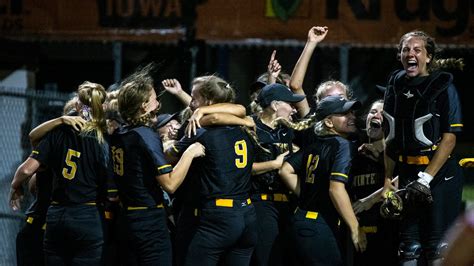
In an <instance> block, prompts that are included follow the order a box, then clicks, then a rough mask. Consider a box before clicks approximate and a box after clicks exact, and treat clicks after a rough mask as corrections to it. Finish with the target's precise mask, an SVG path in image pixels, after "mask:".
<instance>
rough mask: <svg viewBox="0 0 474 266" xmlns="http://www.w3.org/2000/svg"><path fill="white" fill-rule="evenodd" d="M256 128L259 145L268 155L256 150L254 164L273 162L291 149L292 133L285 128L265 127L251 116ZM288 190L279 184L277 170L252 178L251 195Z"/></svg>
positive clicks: (259, 120)
mask: <svg viewBox="0 0 474 266" xmlns="http://www.w3.org/2000/svg"><path fill="white" fill-rule="evenodd" d="M252 118H253V119H254V121H255V125H256V127H257V131H256V132H257V137H258V141H259V142H260V145H262V147H264V148H266V149H267V150H269V151H270V153H268V152H265V151H262V150H261V149H257V151H256V157H255V162H267V161H271V160H275V159H276V158H277V156H278V155H280V154H282V153H284V152H286V151H287V150H289V149H290V148H291V147H292V141H293V137H294V132H293V130H292V129H289V128H287V127H282V126H280V127H277V128H275V129H272V128H270V127H269V126H267V125H265V124H264V123H263V122H262V120H261V119H260V118H257V117H256V116H252ZM287 191H288V190H287V189H286V187H285V186H284V185H283V184H282V183H281V181H280V176H279V175H278V170H273V171H268V172H266V173H263V174H259V175H255V176H252V193H257V194H259V193H278V192H280V193H286V192H287Z"/></svg>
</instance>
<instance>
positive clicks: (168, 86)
mask: <svg viewBox="0 0 474 266" xmlns="http://www.w3.org/2000/svg"><path fill="white" fill-rule="evenodd" d="M161 84H163V87H164V88H165V90H166V91H167V92H169V93H171V94H173V95H177V94H178V93H180V92H181V91H182V90H183V88H182V87H181V83H179V81H178V80H177V79H164V80H163V81H161Z"/></svg>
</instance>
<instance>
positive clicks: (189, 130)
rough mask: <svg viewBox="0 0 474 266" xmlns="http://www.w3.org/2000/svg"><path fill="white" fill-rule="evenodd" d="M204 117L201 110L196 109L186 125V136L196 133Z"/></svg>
mask: <svg viewBox="0 0 474 266" xmlns="http://www.w3.org/2000/svg"><path fill="white" fill-rule="evenodd" d="M202 117H203V114H202V112H201V110H200V109H199V108H198V109H196V110H195V111H194V113H193V114H192V115H191V117H190V118H189V119H188V125H187V126H186V129H185V132H186V136H188V138H190V137H191V136H194V135H196V131H197V129H198V128H200V127H201V124H200V123H199V120H201V118H202Z"/></svg>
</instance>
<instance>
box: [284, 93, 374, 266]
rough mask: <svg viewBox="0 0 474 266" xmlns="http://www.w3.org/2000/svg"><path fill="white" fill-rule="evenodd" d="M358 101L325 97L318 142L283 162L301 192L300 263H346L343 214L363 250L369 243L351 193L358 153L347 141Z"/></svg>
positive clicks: (296, 228)
mask: <svg viewBox="0 0 474 266" xmlns="http://www.w3.org/2000/svg"><path fill="white" fill-rule="evenodd" d="M359 107H360V103H359V102H355V101H348V100H346V99H345V98H343V97H340V96H329V97H326V98H324V99H323V100H321V101H320V103H319V105H318V108H317V110H316V115H317V119H318V121H319V122H318V123H317V124H316V126H315V133H316V135H318V137H317V138H316V139H315V142H314V143H313V144H311V145H309V146H307V147H303V148H302V150H300V151H298V152H297V153H296V154H295V155H293V156H292V157H290V158H289V159H288V160H287V161H286V162H285V163H284V164H283V166H282V168H281V170H280V175H281V177H282V178H283V181H284V182H285V183H286V184H287V185H288V187H289V188H290V189H291V190H292V191H294V192H295V193H296V194H297V195H298V196H299V203H298V209H297V210H296V212H295V215H294V217H293V218H294V220H293V223H292V235H293V237H294V242H293V244H294V245H295V246H296V247H297V250H296V252H297V257H298V258H297V259H298V264H300V265H342V264H343V258H342V254H341V250H340V243H339V241H338V238H339V237H338V234H339V232H338V231H339V217H342V219H343V220H344V222H345V223H346V224H347V226H348V228H349V230H350V233H351V237H352V242H353V243H354V246H355V248H356V249H357V250H358V251H364V250H365V247H366V239H365V233H364V232H363V231H362V230H361V229H360V227H359V223H358V221H357V218H356V216H355V214H354V212H353V211H352V207H351V202H350V199H349V196H348V194H347V191H346V188H345V187H346V185H347V184H348V175H349V171H350V167H351V160H352V157H353V148H352V147H351V143H350V142H349V141H348V140H347V138H348V137H349V136H350V134H352V133H354V132H355V131H356V127H355V124H354V120H355V117H354V114H353V112H352V110H354V109H357V108H359Z"/></svg>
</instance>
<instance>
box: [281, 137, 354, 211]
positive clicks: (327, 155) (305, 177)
mask: <svg viewBox="0 0 474 266" xmlns="http://www.w3.org/2000/svg"><path fill="white" fill-rule="evenodd" d="M353 153H354V151H353V146H352V143H351V142H350V141H348V140H346V139H344V138H342V137H340V136H324V137H317V138H315V142H314V143H313V144H311V145H310V146H308V147H304V148H303V149H301V150H300V151H298V152H297V153H295V155H293V156H291V157H290V158H288V160H287V162H288V163H289V164H291V166H292V167H293V169H295V171H296V173H297V174H298V178H299V179H301V182H300V183H301V192H300V196H299V203H298V206H299V207H300V208H301V209H303V210H307V211H314V212H319V213H321V214H326V215H327V216H326V218H329V217H332V218H335V217H337V216H338V214H337V212H336V209H335V208H334V205H333V204H332V201H331V199H330V197H329V182H330V181H338V182H342V183H344V184H348V182H349V171H350V168H351V160H352V157H353Z"/></svg>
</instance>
